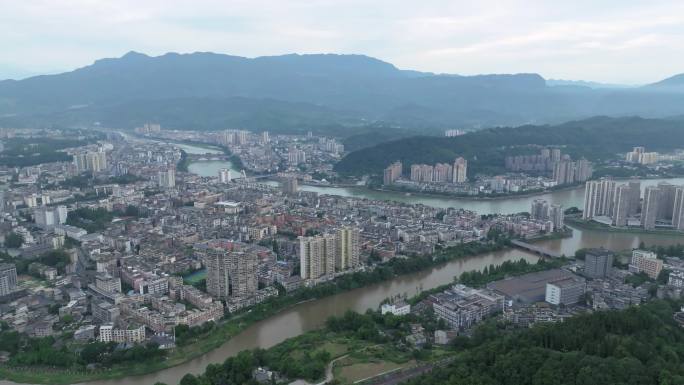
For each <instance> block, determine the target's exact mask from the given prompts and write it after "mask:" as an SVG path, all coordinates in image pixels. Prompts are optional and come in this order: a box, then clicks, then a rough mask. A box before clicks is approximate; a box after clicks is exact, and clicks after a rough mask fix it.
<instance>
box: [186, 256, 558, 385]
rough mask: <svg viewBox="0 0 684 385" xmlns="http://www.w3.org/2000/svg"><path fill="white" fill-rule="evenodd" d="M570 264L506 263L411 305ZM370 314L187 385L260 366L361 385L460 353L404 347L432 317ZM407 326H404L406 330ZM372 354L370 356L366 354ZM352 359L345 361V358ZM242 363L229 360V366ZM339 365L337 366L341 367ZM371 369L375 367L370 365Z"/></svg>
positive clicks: (339, 320)
mask: <svg viewBox="0 0 684 385" xmlns="http://www.w3.org/2000/svg"><path fill="white" fill-rule="evenodd" d="M566 262H567V261H566V260H561V259H558V260H553V261H545V260H539V261H538V262H537V263H535V264H530V263H527V262H526V261H525V260H524V259H521V260H520V261H517V262H510V261H509V262H505V263H503V264H502V265H501V266H498V267H491V269H487V270H486V272H484V273H482V272H463V273H462V274H461V276H459V277H455V279H454V281H452V282H450V283H448V284H446V285H442V286H439V287H437V288H435V289H430V290H426V291H422V292H420V293H418V294H417V295H415V296H413V297H411V298H408V299H407V302H409V303H411V304H414V305H415V304H416V303H418V302H419V301H421V300H423V299H425V298H427V296H429V295H430V294H434V293H437V292H440V291H443V290H445V289H446V288H448V287H449V286H451V285H453V284H454V283H455V282H462V283H464V284H466V285H469V286H473V287H482V286H484V285H485V284H486V283H488V282H492V281H496V280H499V279H503V278H505V277H507V276H518V275H522V274H526V273H530V272H535V271H542V270H548V269H552V268H557V267H559V266H561V265H562V264H564V263H566ZM372 310H373V312H372V313H368V312H365V313H364V314H359V313H353V312H346V313H345V314H344V315H342V316H340V317H331V318H329V319H328V320H327V321H326V323H325V326H323V327H322V328H320V329H316V330H313V331H309V332H306V333H304V334H302V335H299V336H297V337H294V338H290V339H287V340H285V341H283V342H281V343H279V344H277V345H275V346H273V347H271V348H269V349H267V350H266V351H263V352H255V351H249V350H247V351H242V352H240V353H238V355H237V357H241V356H242V357H245V356H249V355H254V356H253V359H251V360H247V361H245V362H244V363H245V364H248V365H252V367H250V368H247V369H245V368H244V367H239V366H237V365H231V364H227V363H226V364H224V365H220V366H217V367H215V368H212V369H211V370H205V372H204V374H202V375H199V376H195V375H191V374H186V375H185V376H184V377H183V378H184V380H183V381H184V382H188V383H193V382H191V381H190V380H197V379H198V378H199V379H200V381H201V380H205V381H206V382H207V383H217V381H216V380H217V379H218V378H234V377H235V371H236V368H239V369H237V370H246V372H248V373H251V371H252V370H254V369H256V367H257V366H266V367H268V368H269V369H271V370H275V371H277V372H278V373H280V374H281V375H285V376H286V377H287V381H288V382H289V381H292V380H295V379H300V380H304V382H303V383H306V384H309V385H311V384H323V383H324V382H327V381H331V380H338V381H341V382H342V383H356V382H357V381H360V380H368V379H371V378H375V377H377V376H380V375H383V374H384V373H386V372H387V371H395V370H407V369H410V368H414V367H416V366H418V365H419V364H420V365H426V364H431V363H432V364H434V363H436V362H438V361H441V360H444V359H445V358H446V357H448V356H450V355H452V354H454V353H455V352H456V351H455V350H453V349H450V348H449V347H447V346H444V347H439V346H432V347H431V348H429V349H418V350H412V349H406V348H405V347H404V346H403V345H402V340H403V338H404V337H403V335H404V334H403V333H402V332H400V330H405V329H407V328H408V326H409V325H410V324H421V325H422V326H423V327H425V328H426V329H429V328H435V327H436V326H437V325H435V321H436V320H434V319H433V317H432V316H431V315H430V314H429V313H423V312H419V313H412V314H409V315H403V316H394V315H381V314H380V313H379V312H378V311H377V309H372ZM402 324H404V326H401V325H402ZM362 352H368V353H370V354H361V353H362ZM347 356H351V359H349V360H345V361H342V360H343V359H344V358H345V357H347ZM234 359H236V358H229V359H228V361H226V362H229V361H231V360H234ZM336 363H337V365H336ZM369 364H370V365H369Z"/></svg>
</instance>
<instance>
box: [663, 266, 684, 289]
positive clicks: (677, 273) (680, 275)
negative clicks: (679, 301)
mask: <svg viewBox="0 0 684 385" xmlns="http://www.w3.org/2000/svg"><path fill="white" fill-rule="evenodd" d="M667 284H668V285H670V286H674V287H679V288H684V271H682V270H673V271H671V272H670V274H669V276H668V278H667Z"/></svg>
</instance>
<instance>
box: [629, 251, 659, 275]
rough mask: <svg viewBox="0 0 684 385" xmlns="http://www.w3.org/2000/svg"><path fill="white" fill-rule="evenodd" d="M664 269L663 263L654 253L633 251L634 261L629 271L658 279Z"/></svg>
mask: <svg viewBox="0 0 684 385" xmlns="http://www.w3.org/2000/svg"><path fill="white" fill-rule="evenodd" d="M662 269H663V261H662V260H660V259H658V255H657V254H656V253H654V252H652V251H645V250H632V261H631V262H630V264H629V271H631V272H632V273H641V272H643V273H646V275H648V276H649V277H650V278H653V279H656V278H658V275H659V274H660V271H661V270H662Z"/></svg>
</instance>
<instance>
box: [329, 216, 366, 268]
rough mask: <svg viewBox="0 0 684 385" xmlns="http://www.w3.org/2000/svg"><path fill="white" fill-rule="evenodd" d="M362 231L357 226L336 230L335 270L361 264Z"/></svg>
mask: <svg viewBox="0 0 684 385" xmlns="http://www.w3.org/2000/svg"><path fill="white" fill-rule="evenodd" d="M360 238H361V232H360V231H359V229H358V228H355V227H342V228H340V229H338V230H337V231H336V232H335V247H336V250H335V270H337V271H341V270H347V269H354V268H356V267H358V266H359V255H360V253H361V250H360V242H361V241H360Z"/></svg>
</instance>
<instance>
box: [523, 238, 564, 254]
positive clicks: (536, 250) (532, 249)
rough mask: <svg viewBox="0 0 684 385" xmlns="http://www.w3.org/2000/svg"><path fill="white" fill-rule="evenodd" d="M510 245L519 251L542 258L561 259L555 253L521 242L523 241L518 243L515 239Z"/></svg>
mask: <svg viewBox="0 0 684 385" xmlns="http://www.w3.org/2000/svg"><path fill="white" fill-rule="evenodd" d="M511 244H513V246H515V247H517V248H519V249H523V250H527V251H530V252H532V253H535V254H538V255H541V256H542V257H547V258H560V257H561V255H560V254H559V253H557V252H555V251H551V250H549V249H546V248H543V247H540V246H535V245H533V244H530V243H527V242H523V241H520V240H517V239H516V240H513V241H511Z"/></svg>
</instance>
